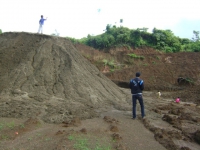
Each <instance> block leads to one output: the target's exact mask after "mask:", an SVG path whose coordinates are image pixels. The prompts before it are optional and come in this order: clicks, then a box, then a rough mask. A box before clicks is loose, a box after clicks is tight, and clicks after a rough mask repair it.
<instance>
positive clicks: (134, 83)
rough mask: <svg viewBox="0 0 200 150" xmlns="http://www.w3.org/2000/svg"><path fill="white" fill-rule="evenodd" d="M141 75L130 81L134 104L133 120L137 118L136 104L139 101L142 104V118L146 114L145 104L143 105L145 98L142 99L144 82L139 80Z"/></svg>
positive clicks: (138, 74) (137, 74)
mask: <svg viewBox="0 0 200 150" xmlns="http://www.w3.org/2000/svg"><path fill="white" fill-rule="evenodd" d="M139 77H140V73H139V72H137V73H136V78H134V79H131V80H130V89H131V93H132V103H133V110H132V111H133V119H135V118H136V104H137V103H136V102H137V99H138V101H139V103H140V107H141V115H142V118H144V116H145V113H144V103H143V98H142V91H143V89H144V82H143V80H142V79H140V78H139Z"/></svg>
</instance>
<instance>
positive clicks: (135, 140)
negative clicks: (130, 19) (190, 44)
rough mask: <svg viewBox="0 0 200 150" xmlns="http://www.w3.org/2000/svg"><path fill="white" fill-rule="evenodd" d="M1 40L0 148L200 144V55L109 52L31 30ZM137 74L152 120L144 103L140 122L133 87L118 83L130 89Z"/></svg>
mask: <svg viewBox="0 0 200 150" xmlns="http://www.w3.org/2000/svg"><path fill="white" fill-rule="evenodd" d="M0 45H1V47H0V150H41V149H43V150H45V149H48V150H138V149H140V150H146V149H148V150H149V149H153V150H154V149H155V150H156V149H158V150H162V149H163V150H164V149H168V150H199V149H200V115H199V113H200V106H199V104H200V99H199V97H200V93H199V91H200V79H199V76H200V68H199V63H200V62H199V56H200V53H184V52H183V53H176V54H163V53H161V52H158V51H156V50H153V49H149V48H144V49H137V50H135V49H134V50H133V49H131V50H129V49H127V48H124V47H122V48H119V49H117V50H114V49H113V50H111V51H110V52H109V53H103V52H99V51H98V50H94V49H93V48H91V47H87V46H84V45H80V44H77V45H73V44H72V43H71V42H70V41H69V40H67V39H65V38H60V37H53V36H47V35H40V34H30V33H3V34H1V35H0ZM129 53H135V54H137V55H138V56H140V55H141V56H143V57H144V58H145V59H142V60H141V59H136V58H134V59H133V58H130V56H128V54H129ZM81 54H82V55H81ZM83 56H84V57H85V58H86V59H85V58H84V57H83ZM88 60H89V61H88ZM103 60H108V62H109V63H107V64H106V65H105V62H103ZM110 62H112V63H110ZM92 64H94V65H92ZM113 69H114V70H113ZM136 71H140V72H141V73H142V76H141V77H142V79H144V83H145V91H144V93H143V95H144V103H145V111H146V118H145V119H142V118H141V116H140V106H139V104H138V105H137V119H135V120H133V119H132V111H131V110H132V103H131V94H130V90H129V89H127V88H120V87H119V86H117V85H116V84H114V82H112V81H111V80H113V81H115V83H117V84H118V85H121V84H122V83H123V84H124V85H125V87H127V85H128V81H129V80H130V78H132V77H134V76H135V72H136ZM105 75H106V76H107V77H106V76H105ZM178 77H183V78H184V79H185V80H184V81H186V82H184V83H182V84H178V83H177V79H178ZM158 90H160V91H161V93H162V96H161V98H160V99H159V98H158V97H157V91H158ZM178 96H179V97H180V98H181V102H180V103H179V104H176V103H175V102H174V100H175V98H176V97H178Z"/></svg>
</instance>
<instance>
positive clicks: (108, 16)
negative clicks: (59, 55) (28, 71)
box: [0, 0, 200, 39]
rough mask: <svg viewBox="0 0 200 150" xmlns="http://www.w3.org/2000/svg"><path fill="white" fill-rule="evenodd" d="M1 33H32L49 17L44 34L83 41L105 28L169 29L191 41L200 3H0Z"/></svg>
mask: <svg viewBox="0 0 200 150" xmlns="http://www.w3.org/2000/svg"><path fill="white" fill-rule="evenodd" d="M0 5H1V9H0V29H2V31H3V32H9V31H11V32H14V31H19V32H21V31H23V32H32V33H36V32H37V31H38V28H39V19H40V16H41V15H43V16H44V18H46V17H48V19H47V21H45V24H44V34H52V33H55V30H57V31H58V32H59V33H60V36H63V37H66V36H68V37H73V38H77V39H79V38H82V37H87V35H88V34H91V35H98V34H101V33H103V30H104V29H105V27H106V25H107V24H112V25H117V26H120V19H123V24H122V25H123V26H124V27H128V28H130V29H136V28H142V27H147V28H149V30H148V32H151V31H152V29H153V28H154V27H156V28H157V29H162V30H165V29H170V30H172V32H173V33H174V34H175V35H176V36H179V37H181V38H185V37H186V38H189V39H191V38H192V36H193V30H196V31H200V9H199V7H200V0H1V3H0Z"/></svg>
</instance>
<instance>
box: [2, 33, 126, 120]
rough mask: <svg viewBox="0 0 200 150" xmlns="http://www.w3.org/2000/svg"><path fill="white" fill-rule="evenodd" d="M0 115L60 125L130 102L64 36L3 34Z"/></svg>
mask: <svg viewBox="0 0 200 150" xmlns="http://www.w3.org/2000/svg"><path fill="white" fill-rule="evenodd" d="M0 45H1V47H0V96H1V99H0V115H1V117H31V116H39V117H41V118H42V119H43V120H44V121H47V122H62V121H63V120H66V119H68V118H72V117H74V116H79V117H80V118H91V117H93V116H97V115H98V113H97V112H96V110H97V108H103V107H106V106H111V105H114V106H116V107H117V108H121V105H120V103H126V97H125V95H124V94H123V92H122V91H121V90H120V89H119V88H118V87H117V86H116V85H115V84H114V83H113V82H111V81H110V80H109V79H108V78H107V77H105V76H104V75H103V74H101V73H100V72H99V70H98V69H97V68H96V67H95V66H93V65H92V64H91V63H90V62H88V61H87V60H86V59H85V58H84V57H83V56H82V55H81V54H80V53H79V52H78V51H77V50H76V48H75V47H74V46H73V44H72V43H71V42H70V41H69V40H67V39H65V38H60V37H53V36H47V35H39V34H29V33H3V34H1V35H0Z"/></svg>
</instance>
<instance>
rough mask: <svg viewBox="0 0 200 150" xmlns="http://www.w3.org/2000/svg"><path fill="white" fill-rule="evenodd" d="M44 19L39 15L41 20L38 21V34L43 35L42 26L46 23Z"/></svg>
mask: <svg viewBox="0 0 200 150" xmlns="http://www.w3.org/2000/svg"><path fill="white" fill-rule="evenodd" d="M46 20H47V18H46V19H44V18H43V15H41V19H40V20H39V29H38V33H41V34H43V25H44V21H46Z"/></svg>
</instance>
